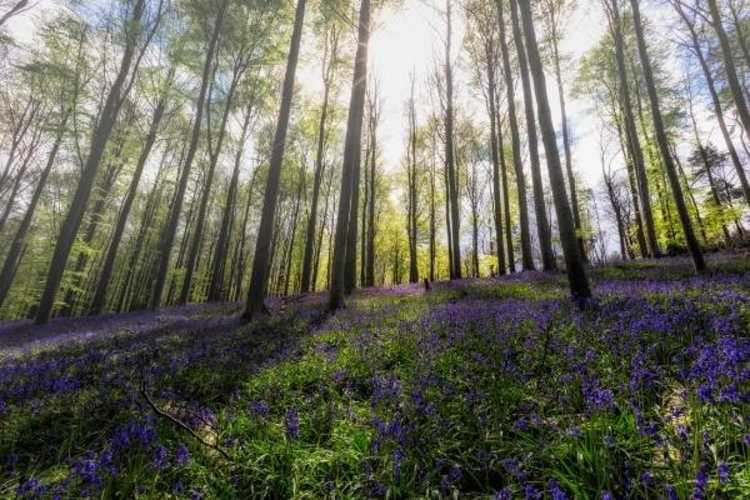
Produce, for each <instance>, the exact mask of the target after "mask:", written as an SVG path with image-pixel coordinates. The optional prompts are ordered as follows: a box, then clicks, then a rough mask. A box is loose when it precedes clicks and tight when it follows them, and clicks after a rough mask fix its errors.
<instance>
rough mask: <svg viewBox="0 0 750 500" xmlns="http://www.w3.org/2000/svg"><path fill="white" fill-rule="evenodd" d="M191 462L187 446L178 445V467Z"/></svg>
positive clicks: (176, 455) (176, 456)
mask: <svg viewBox="0 0 750 500" xmlns="http://www.w3.org/2000/svg"><path fill="white" fill-rule="evenodd" d="M189 460H190V451H189V450H188V449H187V446H185V445H184V444H182V443H180V444H178V445H177V450H175V463H176V464H177V465H180V466H182V465H185V464H186V463H188V461H189Z"/></svg>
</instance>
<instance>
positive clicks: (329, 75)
mask: <svg viewBox="0 0 750 500" xmlns="http://www.w3.org/2000/svg"><path fill="white" fill-rule="evenodd" d="M337 59H338V33H337V32H336V30H335V28H332V29H331V30H330V31H329V32H328V33H327V40H326V45H325V53H324V57H323V104H322V106H321V109H320V121H319V122H318V144H317V151H316V153H315V177H314V179H313V193H312V203H311V205H310V217H309V218H308V220H307V233H306V235H305V253H304V256H303V258H302V286H301V292H302V293H308V292H309V291H310V290H311V288H315V283H314V282H312V283H311V277H312V274H313V257H314V255H315V238H316V237H317V232H316V226H317V224H318V205H319V203H320V187H321V184H322V181H323V173H324V170H325V165H324V163H323V156H324V155H325V145H326V134H327V132H326V123H327V121H328V107H329V101H330V98H331V86H332V85H333V77H334V75H335V68H336V64H337ZM324 217H325V216H324Z"/></svg>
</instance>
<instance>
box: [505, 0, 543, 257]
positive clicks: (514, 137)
mask: <svg viewBox="0 0 750 500" xmlns="http://www.w3.org/2000/svg"><path fill="white" fill-rule="evenodd" d="M503 5H504V2H502V1H500V2H497V13H498V25H499V27H500V49H501V54H502V59H503V70H504V73H505V89H506V92H507V94H508V122H509V124H510V135H511V147H512V149H513V167H514V169H515V173H516V188H517V190H518V214H519V224H520V226H521V262H522V266H523V270H524V271H533V270H534V258H533V256H532V253H531V234H530V231H529V212H528V206H527V200H526V178H525V176H524V173H523V160H522V159H521V137H520V134H519V130H518V119H517V117H516V102H515V99H516V96H515V91H514V90H513V72H512V70H511V66H510V51H509V50H508V42H507V40H506V36H505V14H504V6H503ZM506 192H507V191H506Z"/></svg>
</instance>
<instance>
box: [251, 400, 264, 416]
mask: <svg viewBox="0 0 750 500" xmlns="http://www.w3.org/2000/svg"><path fill="white" fill-rule="evenodd" d="M250 411H251V412H252V413H254V414H256V415H258V416H259V417H265V416H266V415H268V403H266V402H265V401H263V400H261V401H253V402H252V403H250Z"/></svg>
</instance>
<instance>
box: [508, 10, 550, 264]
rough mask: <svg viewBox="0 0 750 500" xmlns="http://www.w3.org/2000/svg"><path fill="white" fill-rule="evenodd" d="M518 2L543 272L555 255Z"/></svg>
mask: <svg viewBox="0 0 750 500" xmlns="http://www.w3.org/2000/svg"><path fill="white" fill-rule="evenodd" d="M517 9H518V1H517V0H511V2H510V18H511V25H512V27H513V38H514V39H515V44H516V53H517V54H518V65H519V72H520V73H521V83H522V85H521V87H522V89H523V102H524V105H525V110H526V132H527V134H528V137H527V141H528V146H529V157H530V159H531V184H532V188H533V190H534V212H535V214H536V228H537V233H538V235H539V247H540V250H541V252H542V266H543V267H544V270H545V271H552V270H555V269H556V268H557V264H556V263H555V254H554V253H553V252H552V235H551V234H550V230H549V227H550V225H549V220H548V219H547V209H546V208H545V205H544V183H543V181H542V170H541V167H540V164H539V144H538V140H537V131H536V117H535V116H534V98H533V97H532V93H531V81H530V78H529V68H528V61H527V59H526V47H524V42H523V38H522V37H523V34H522V32H521V25H520V23H519V21H518V14H517V12H516V10H517Z"/></svg>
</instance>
